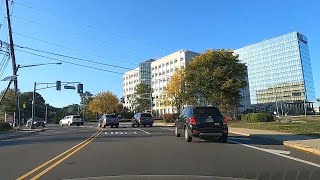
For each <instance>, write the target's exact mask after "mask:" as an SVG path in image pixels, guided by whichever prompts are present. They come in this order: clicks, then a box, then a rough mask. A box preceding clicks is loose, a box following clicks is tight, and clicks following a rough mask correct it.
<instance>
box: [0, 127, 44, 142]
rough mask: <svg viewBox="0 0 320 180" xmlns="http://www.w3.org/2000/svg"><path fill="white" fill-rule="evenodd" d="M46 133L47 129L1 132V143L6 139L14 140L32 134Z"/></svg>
mask: <svg viewBox="0 0 320 180" xmlns="http://www.w3.org/2000/svg"><path fill="white" fill-rule="evenodd" d="M42 131H45V129H32V130H29V129H22V130H21V131H9V132H1V133H0V141H1V140H6V139H13V138H19V137H26V136H30V135H32V134H35V133H38V132H42Z"/></svg>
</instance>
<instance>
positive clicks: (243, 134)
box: [228, 131, 251, 136]
mask: <svg viewBox="0 0 320 180" xmlns="http://www.w3.org/2000/svg"><path fill="white" fill-rule="evenodd" d="M228 133H232V134H238V135H242V136H251V134H246V133H239V132H235V131H228Z"/></svg>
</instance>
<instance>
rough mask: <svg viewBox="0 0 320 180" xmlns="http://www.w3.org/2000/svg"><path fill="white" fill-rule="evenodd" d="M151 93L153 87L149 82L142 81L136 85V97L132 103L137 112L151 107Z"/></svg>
mask: <svg viewBox="0 0 320 180" xmlns="http://www.w3.org/2000/svg"><path fill="white" fill-rule="evenodd" d="M150 93H151V87H150V86H149V85H147V84H144V83H140V84H138V85H137V86H136V87H135V92H134V97H135V99H134V101H133V103H132V105H133V107H134V110H135V112H142V111H145V110H148V109H150V107H151V100H150ZM148 98H149V99H148Z"/></svg>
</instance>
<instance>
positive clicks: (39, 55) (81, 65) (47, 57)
mask: <svg viewBox="0 0 320 180" xmlns="http://www.w3.org/2000/svg"><path fill="white" fill-rule="evenodd" d="M16 50H17V51H20V52H24V53H27V54H30V55H34V56H38V57H42V58H46V59H51V60H55V61H58V62H63V63H66V64H72V65H75V66H80V67H85V68H90V69H95V70H100V71H105V72H109V73H115V74H121V75H122V74H123V73H121V72H116V71H111V70H106V69H102V68H97V67H92V66H87V65H83V64H78V63H73V62H70V61H65V60H61V59H57V58H52V57H49V56H44V55H41V54H36V53H32V52H28V51H25V50H21V49H16Z"/></svg>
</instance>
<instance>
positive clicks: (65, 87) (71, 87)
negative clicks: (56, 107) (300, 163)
mask: <svg viewBox="0 0 320 180" xmlns="http://www.w3.org/2000/svg"><path fill="white" fill-rule="evenodd" d="M64 89H76V87H75V86H64Z"/></svg>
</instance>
